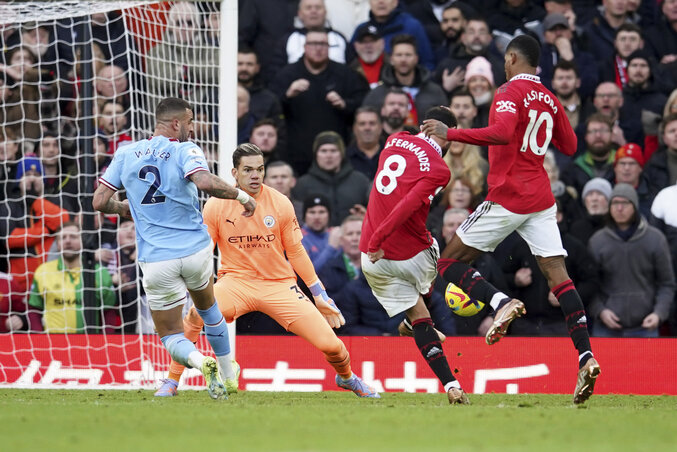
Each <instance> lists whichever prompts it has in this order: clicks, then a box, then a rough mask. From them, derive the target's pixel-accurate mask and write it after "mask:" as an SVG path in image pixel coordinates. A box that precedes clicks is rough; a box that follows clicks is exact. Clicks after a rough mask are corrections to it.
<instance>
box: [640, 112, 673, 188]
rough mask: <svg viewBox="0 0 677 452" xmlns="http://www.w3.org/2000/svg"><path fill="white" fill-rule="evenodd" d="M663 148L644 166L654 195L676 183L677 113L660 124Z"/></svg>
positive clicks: (668, 116)
mask: <svg viewBox="0 0 677 452" xmlns="http://www.w3.org/2000/svg"><path fill="white" fill-rule="evenodd" d="M660 130H661V136H662V138H663V140H662V141H663V147H662V148H661V149H659V150H658V151H656V152H655V153H654V154H653V155H652V156H651V158H650V159H649V161H648V162H647V164H646V168H645V169H644V172H645V173H646V176H647V179H648V180H649V184H650V185H651V190H652V191H653V192H654V193H657V192H659V191H660V190H662V189H664V188H665V187H668V186H670V185H674V184H675V183H677V113H672V114H669V115H667V116H666V117H665V118H664V119H663V121H662V122H661V127H660Z"/></svg>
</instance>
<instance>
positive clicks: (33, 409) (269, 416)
mask: <svg viewBox="0 0 677 452" xmlns="http://www.w3.org/2000/svg"><path fill="white" fill-rule="evenodd" d="M470 399H471V403H472V405H470V406H450V405H449V404H448V402H447V398H446V395H445V394H404V393H388V394H384V395H383V397H382V398H381V399H380V400H372V399H360V398H357V397H355V396H354V395H353V394H352V393H348V392H324V393H270V392H242V391H241V392H240V393H239V394H236V395H233V396H231V397H230V399H229V400H226V401H213V400H210V399H209V398H208V396H207V394H206V392H196V391H184V392H180V393H179V396H178V397H174V398H171V399H157V398H154V397H153V393H152V392H151V391H115V390H111V391H91V390H18V389H2V390H0V438H1V440H0V441H1V444H2V447H1V450H3V451H8V452H15V451H54V452H57V451H69V452H75V451H93V452H94V451H96V452H98V451H163V452H174V451H179V452H180V451H199V452H206V451H341V452H348V451H494V450H496V451H498V450H500V451H502V452H503V451H539V452H540V451H547V452H556V451H567V452H570V451H576V450H582V451H583V450H584V451H586V452H591V451H613V452H619V451H622V452H625V451H653V452H658V451H677V436H676V434H675V432H676V431H677V397H674V396H655V397H653V396H619V395H602V396H593V398H592V399H591V400H590V401H588V403H587V404H586V405H584V406H582V407H576V406H574V405H572V404H571V396H569V395H522V394H520V395H505V394H486V395H472V394H471V395H470Z"/></svg>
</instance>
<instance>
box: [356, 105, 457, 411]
mask: <svg viewBox="0 0 677 452" xmlns="http://www.w3.org/2000/svg"><path fill="white" fill-rule="evenodd" d="M425 117H426V118H434V119H436V120H439V121H441V122H442V123H443V124H445V127H456V118H455V117H454V115H453V113H451V111H450V110H449V109H447V108H444V107H434V108H432V109H430V110H428V111H427V112H426V115H425ZM448 148H449V141H448V140H447V139H446V137H442V138H439V137H427V136H425V135H424V134H422V133H419V134H418V135H412V134H410V133H409V132H398V133H394V134H392V135H390V137H388V140H387V141H386V144H385V146H384V148H383V150H382V151H381V156H380V157H379V162H378V170H377V172H376V176H375V177H374V184H373V187H372V190H371V194H370V196H369V205H368V206H367V215H366V217H365V219H364V223H363V225H362V236H361V238H360V251H362V272H363V273H364V276H365V277H366V279H367V282H368V283H369V286H370V287H371V290H372V292H373V293H374V296H375V297H376V299H377V300H378V301H379V303H380V304H381V305H382V306H383V308H384V309H385V310H386V312H387V313H388V315H389V316H391V317H393V316H395V315H397V314H399V313H401V312H405V313H406V315H407V319H408V321H409V325H410V326H411V333H410V334H413V336H414V340H415V341H416V345H417V346H418V349H419V351H420V352H421V354H422V355H423V358H424V359H425V361H426V363H428V365H429V366H430V368H431V369H432V371H433V372H434V373H435V375H436V376H437V378H438V379H439V380H440V382H441V383H442V385H443V386H444V390H445V391H447V396H448V398H449V403H465V404H467V403H469V402H468V398H467V396H466V395H465V393H464V392H463V390H462V389H461V386H460V384H459V382H458V381H457V380H456V379H455V378H454V376H453V374H452V372H451V369H450V368H449V363H448V362H447V358H446V356H445V355H444V350H443V349H442V342H441V341H442V340H443V336H442V335H440V334H439V333H438V332H437V330H436V329H435V328H434V327H433V322H432V320H431V318H430V313H429V312H428V308H427V307H426V304H425V301H424V296H423V295H422V294H426V296H427V294H428V292H429V290H430V287H431V286H432V282H433V280H434V279H435V276H436V274H437V271H436V262H437V259H438V258H439V254H440V251H439V247H438V245H437V242H436V241H435V239H433V237H432V236H431V234H430V232H429V231H428V230H427V229H426V227H425V222H426V219H427V218H428V212H429V211H430V201H431V200H432V199H433V196H435V194H436V193H438V192H439V191H440V190H442V189H443V188H444V187H445V186H446V185H447V183H449V178H450V177H451V173H450V172H449V168H448V167H447V164H446V163H445V162H444V160H442V156H443V155H444V154H445V153H446V152H447V150H448Z"/></svg>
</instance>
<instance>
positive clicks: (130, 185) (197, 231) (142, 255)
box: [99, 136, 211, 262]
mask: <svg viewBox="0 0 677 452" xmlns="http://www.w3.org/2000/svg"><path fill="white" fill-rule="evenodd" d="M198 171H208V166H207V160H206V159H205V156H204V153H203V152H202V150H201V149H200V148H199V147H198V146H197V145H196V144H195V143H193V142H192V141H185V142H183V143H181V142H179V141H178V140H175V139H169V138H167V137H164V136H157V137H152V138H151V139H149V140H141V141H137V142H135V143H131V144H128V145H124V146H121V147H119V148H118V149H117V150H116V151H115V155H114V156H113V161H112V162H111V164H110V165H109V166H108V169H106V172H105V173H104V175H103V176H102V177H101V178H100V179H99V182H100V183H102V184H104V185H106V186H107V187H109V188H110V189H112V190H119V189H121V188H122V187H124V188H125V189H126V190H127V199H129V207H130V209H131V211H132V217H133V218H134V224H135V226H136V242H137V248H138V259H139V261H140V262H158V261H165V260H169V259H178V258H181V257H186V256H189V255H191V254H194V253H196V252H198V251H200V250H202V249H204V248H205V247H207V246H208V245H209V244H210V243H211V238H210V237H209V233H208V232H207V226H206V225H205V224H204V222H203V221H202V214H201V213H200V205H199V199H198V194H197V193H198V191H197V187H196V186H195V184H193V182H191V181H190V179H188V176H190V175H191V174H194V173H196V172H198Z"/></svg>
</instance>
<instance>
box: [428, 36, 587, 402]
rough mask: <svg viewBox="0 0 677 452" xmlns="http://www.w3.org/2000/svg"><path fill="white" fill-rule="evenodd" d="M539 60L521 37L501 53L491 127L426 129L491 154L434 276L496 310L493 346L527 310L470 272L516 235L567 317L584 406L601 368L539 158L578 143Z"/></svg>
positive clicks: (531, 43) (431, 125)
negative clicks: (477, 193)
mask: <svg viewBox="0 0 677 452" xmlns="http://www.w3.org/2000/svg"><path fill="white" fill-rule="evenodd" d="M539 58H540V45H539V43H538V41H536V40H535V39H534V38H531V37H530V36H527V35H522V36H518V37H516V38H515V39H513V40H512V41H511V42H510V44H509V45H508V47H507V48H506V52H505V74H506V78H507V79H508V82H507V83H505V84H504V85H502V86H501V87H499V88H498V90H497V91H496V95H495V96H494V101H493V105H492V107H491V111H490V113H489V126H488V127H485V128H482V129H468V130H456V129H450V128H448V127H447V126H446V125H445V124H443V123H441V122H440V121H436V120H428V121H424V124H423V127H422V131H423V132H424V133H425V134H426V135H428V136H436V137H441V138H445V139H447V140H450V141H460V142H462V143H470V144H476V145H482V146H487V145H488V146H489V167H490V169H489V176H488V180H487V182H488V184H489V194H488V195H487V198H486V201H485V202H484V203H482V204H481V205H480V206H479V207H478V208H477V210H475V212H474V213H473V214H472V215H470V217H468V218H467V219H466V220H465V221H464V222H463V224H462V225H461V226H460V227H459V228H458V230H457V231H456V234H455V235H454V238H453V239H452V241H451V242H450V243H449V244H448V245H447V247H446V248H445V249H444V251H443V252H442V259H440V260H439V262H438V270H439V273H440V275H442V277H444V279H445V280H447V281H450V282H453V283H455V284H457V285H458V286H459V287H461V288H462V289H463V290H464V291H465V292H466V293H467V294H468V295H470V296H471V297H472V298H475V299H477V300H484V301H488V302H489V303H490V304H491V307H492V308H494V310H495V316H494V322H493V324H492V326H491V328H489V331H488V332H487V335H486V341H487V344H489V345H491V344H493V343H495V342H497V341H498V340H499V339H500V338H501V337H503V336H504V335H505V333H506V330H507V328H508V325H510V323H511V322H512V321H513V320H514V319H515V318H517V317H519V316H521V315H522V314H524V313H525V312H526V310H525V308H524V303H522V302H521V301H519V300H517V299H510V298H509V297H508V296H507V295H505V294H504V293H502V292H499V291H498V290H497V289H496V288H495V287H493V286H492V285H491V284H489V283H488V282H487V281H486V280H484V278H482V275H480V274H479V272H477V271H476V270H475V269H474V268H472V267H470V265H469V264H470V263H471V262H472V261H473V260H475V258H477V257H478V256H479V255H480V254H481V253H483V252H486V251H493V250H494V249H495V248H496V246H497V245H498V244H499V243H500V242H501V241H503V239H504V238H505V237H507V236H508V234H510V233H511V232H513V231H517V233H518V234H519V235H520V236H522V238H523V239H524V240H525V241H526V242H527V243H528V244H529V247H530V248H531V252H532V253H533V254H534V256H536V260H537V261H538V265H539V267H540V268H541V271H542V272H543V274H544V275H545V277H546V279H547V280H548V285H549V286H550V290H551V291H552V292H553V294H554V295H555V296H556V297H557V299H558V301H559V303H560V306H561V308H562V312H563V313H564V317H565V319H566V323H567V327H568V330H569V335H570V336H571V338H572V340H573V342H574V346H575V347H576V349H577V350H578V354H579V357H578V360H579V371H578V380H577V383H576V389H575V390H574V403H583V402H585V401H586V400H587V399H588V398H589V397H590V396H591V395H592V391H593V388H594V384H595V380H596V378H597V376H598V375H599V372H600V367H599V364H598V363H597V361H596V360H595V358H594V357H593V355H592V350H591V348H590V337H589V335H588V329H587V320H586V317H585V309H584V307H583V302H582V301H581V298H580V296H579V295H578V292H577V291H576V288H575V287H574V284H573V282H572V281H571V279H570V278H569V275H568V274H567V270H566V267H565V265H564V257H565V256H566V255H567V252H566V251H565V250H564V248H563V247H562V239H561V237H560V234H559V229H558V228H557V220H556V218H555V213H556V206H555V198H554V196H553V195H552V192H551V190H550V182H549V181H548V176H547V174H546V172H545V169H544V168H543V159H544V157H543V155H544V154H545V151H546V150H547V149H548V146H549V145H550V143H552V144H553V145H554V146H555V147H557V149H559V150H560V151H561V152H563V153H565V154H567V155H573V154H574V152H575V151H576V135H575V134H574V131H573V129H572V128H571V125H570V124H569V121H568V119H567V117H566V114H565V112H564V109H563V107H562V105H561V104H560V102H559V101H558V100H557V98H556V97H555V95H553V94H552V93H551V92H550V91H548V89H547V88H545V87H544V86H543V85H542V84H541V82H540V79H539V78H538V77H537V76H536V75H535V74H536V67H537V66H538V61H539Z"/></svg>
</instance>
